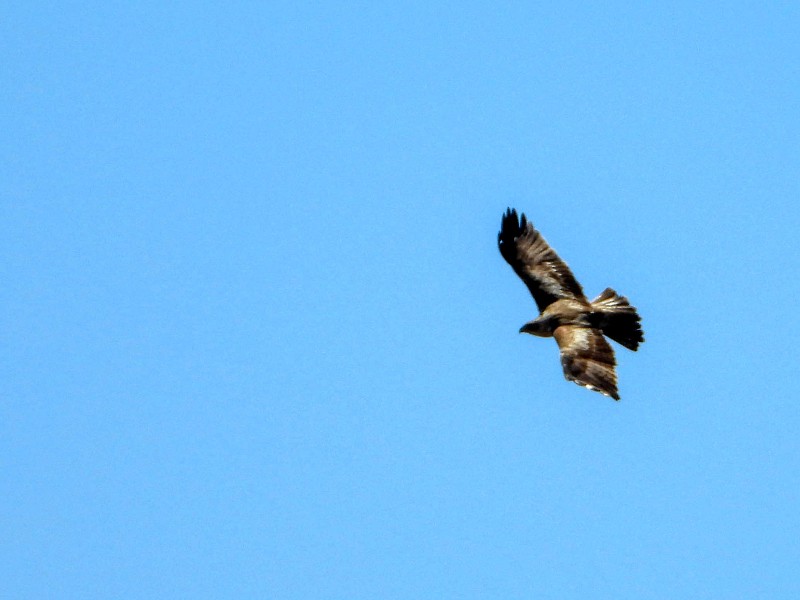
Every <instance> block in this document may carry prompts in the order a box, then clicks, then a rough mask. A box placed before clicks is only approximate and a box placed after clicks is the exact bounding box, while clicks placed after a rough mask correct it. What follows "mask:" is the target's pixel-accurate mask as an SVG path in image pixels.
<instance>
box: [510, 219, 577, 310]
mask: <svg viewBox="0 0 800 600" xmlns="http://www.w3.org/2000/svg"><path fill="white" fill-rule="evenodd" d="M497 245H498V247H499V248H500V254H502V255H503V258H505V259H506V262H508V264H510V265H511V267H512V268H513V269H514V272H515V273H516V274H517V275H519V277H520V278H521V279H522V281H524V282H525V285H526V286H528V289H529V290H530V292H531V294H532V295H533V299H534V300H536V305H537V306H538V307H539V312H541V311H543V310H544V309H545V308H547V307H548V306H549V305H550V304H552V303H553V302H555V301H556V300H559V299H561V298H577V299H585V297H584V295H583V289H581V285H580V284H579V283H578V282H577V280H576V279H575V276H574V275H573V274H572V271H570V270H569V267H568V266H567V265H566V263H565V262H564V261H563V260H561V259H560V258H559V257H558V254H556V253H555V251H554V250H553V249H552V248H551V247H550V246H549V245H548V244H547V242H545V241H544V238H543V237H542V236H541V234H540V233H539V232H538V231H536V229H534V228H533V225H531V224H530V223H529V222H528V220H527V219H526V218H525V214H524V213H523V214H522V217H521V218H520V219H518V218H517V211H516V210H514V209H512V208H509V209H508V210H507V211H506V213H505V214H504V215H503V221H502V223H501V226H500V233H498V234H497Z"/></svg>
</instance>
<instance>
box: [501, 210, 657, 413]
mask: <svg viewBox="0 0 800 600" xmlns="http://www.w3.org/2000/svg"><path fill="white" fill-rule="evenodd" d="M497 244H498V246H499V248H500V254H502V255H503V258H505V259H506V261H507V262H508V264H510V265H511V267H512V268H513V269H514V272H515V273H516V274H517V275H519V277H520V279H522V281H523V282H524V283H525V285H526V286H527V287H528V290H530V292H531V295H532V296H533V299H534V300H535V301H536V305H537V306H538V307H539V312H540V314H539V316H538V317H537V318H536V319H534V320H533V321H530V322H528V323H526V324H525V325H523V326H522V328H521V329H520V332H521V333H530V334H531V335H536V336H540V337H554V338H555V340H556V342H557V343H558V347H559V349H560V351H561V366H562V368H563V370H564V377H566V378H567V379H568V380H570V381H574V382H575V383H577V384H578V385H582V386H584V387H586V388H589V389H590V390H595V391H598V392H600V393H601V394H605V395H606V396H610V397H612V398H614V400H619V392H618V391H617V374H616V372H615V370H614V367H615V365H616V361H615V359H614V350H613V349H612V348H611V346H610V345H609V344H608V342H607V341H606V339H605V337H604V336H608V337H609V338H611V339H612V340H614V341H616V342H618V343H620V344H622V345H623V346H625V347H626V348H629V349H631V350H636V349H637V348H638V347H639V344H640V343H642V342H643V341H644V337H643V334H642V329H641V326H640V318H639V315H638V313H637V312H636V308H634V307H633V306H631V305H630V304H629V303H628V299H627V298H625V297H624V296H620V295H619V294H617V293H616V292H615V291H614V290H612V289H611V288H606V289H605V290H604V291H603V293H601V294H600V295H599V296H598V297H597V298H595V299H594V300H592V301H591V302H589V301H588V300H587V299H586V296H584V294H583V289H582V288H581V285H580V284H579V283H578V281H577V280H576V279H575V276H574V275H573V274H572V272H571V271H570V270H569V267H568V266H567V265H566V263H565V262H564V261H563V260H561V259H560V258H559V256H558V255H557V254H556V253H555V251H554V250H553V249H552V248H551V247H550V246H549V245H548V244H547V242H546V241H545V240H544V238H543V237H542V236H541V234H540V233H539V232H538V231H536V229H534V227H533V225H531V224H530V223H529V222H528V220H527V219H526V218H525V215H524V214H523V215H521V217H517V211H516V210H514V209H510V208H509V209H508V210H507V211H506V213H505V214H504V215H503V220H502V222H501V225H500V233H499V234H498V235H497Z"/></svg>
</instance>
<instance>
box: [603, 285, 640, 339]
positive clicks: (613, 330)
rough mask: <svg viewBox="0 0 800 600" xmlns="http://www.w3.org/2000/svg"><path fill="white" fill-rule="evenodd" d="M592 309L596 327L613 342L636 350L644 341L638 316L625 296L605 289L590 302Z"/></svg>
mask: <svg viewBox="0 0 800 600" xmlns="http://www.w3.org/2000/svg"><path fill="white" fill-rule="evenodd" d="M592 309H593V316H594V317H595V318H596V319H597V323H596V327H599V328H600V329H602V330H603V333H604V334H605V335H607V336H608V337H610V338H611V339H612V340H614V341H615V342H619V343H620V344H622V345H623V346H625V347H626V348H629V349H631V350H636V349H637V348H638V347H639V344H640V343H642V342H643V341H644V335H643V333H642V327H641V325H640V323H639V321H640V320H641V319H640V317H639V314H638V313H637V312H636V308H635V307H633V306H631V305H630V303H629V302H628V299H627V298H626V297H625V296H620V295H619V294H617V292H615V291H614V290H612V289H611V288H606V289H605V290H603V293H602V294H600V295H599V296H598V297H597V298H595V299H594V300H592Z"/></svg>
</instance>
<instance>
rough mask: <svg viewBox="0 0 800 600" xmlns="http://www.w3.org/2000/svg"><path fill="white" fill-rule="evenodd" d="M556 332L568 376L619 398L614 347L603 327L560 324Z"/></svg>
mask: <svg viewBox="0 0 800 600" xmlns="http://www.w3.org/2000/svg"><path fill="white" fill-rule="evenodd" d="M553 336H554V337H555V338H556V342H558V347H559V349H560V350H561V366H562V367H563V369H564V377H566V378H567V379H568V380H569V381H574V382H575V383H577V384H578V385H582V386H583V387H585V388H589V389H590V390H594V391H596V392H600V393H601V394H604V395H606V396H611V397H612V398H613V399H614V400H619V393H618V392H617V373H616V372H615V371H614V365H616V361H615V360H614V350H612V349H611V346H610V345H609V343H608V342H607V341H606V339H605V338H604V337H603V333H602V332H601V331H600V330H599V329H592V328H590V327H576V326H574V325H562V326H561V327H556V330H555V331H554V332H553Z"/></svg>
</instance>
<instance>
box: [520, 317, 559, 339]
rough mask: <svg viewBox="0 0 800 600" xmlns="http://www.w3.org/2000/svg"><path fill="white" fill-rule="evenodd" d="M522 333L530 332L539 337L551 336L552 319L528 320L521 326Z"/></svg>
mask: <svg viewBox="0 0 800 600" xmlns="http://www.w3.org/2000/svg"><path fill="white" fill-rule="evenodd" d="M519 332H520V333H529V334H531V335H535V336H538V337H550V336H552V335H553V327H552V323H551V322H550V319H541V318H540V319H534V320H533V321H528V322H527V323H525V325H523V326H522V327H520V328H519Z"/></svg>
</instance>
